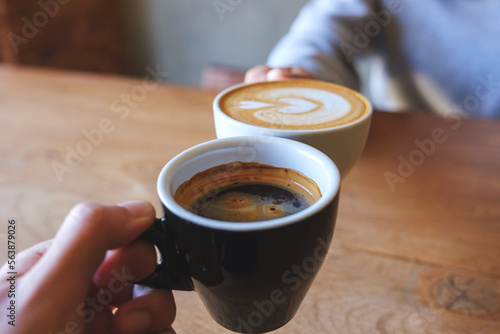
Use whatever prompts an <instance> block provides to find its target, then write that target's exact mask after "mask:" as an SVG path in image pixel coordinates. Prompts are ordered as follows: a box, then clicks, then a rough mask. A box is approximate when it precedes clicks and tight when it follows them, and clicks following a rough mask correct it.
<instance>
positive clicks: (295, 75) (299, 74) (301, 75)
mask: <svg viewBox="0 0 500 334" xmlns="http://www.w3.org/2000/svg"><path fill="white" fill-rule="evenodd" d="M314 78H315V77H314V76H313V75H312V74H311V73H309V72H307V71H306V70H304V69H303V68H302V67H299V66H291V67H282V68H273V69H271V70H270V71H269V72H267V77H266V79H267V80H268V81H277V80H285V79H314Z"/></svg>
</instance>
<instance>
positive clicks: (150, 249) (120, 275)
mask: <svg viewBox="0 0 500 334" xmlns="http://www.w3.org/2000/svg"><path fill="white" fill-rule="evenodd" d="M156 265H157V259H156V252H155V249H154V246H153V244H151V243H149V242H146V241H135V242H133V243H131V244H130V245H128V246H125V247H122V248H119V249H117V250H113V251H109V252H108V254H107V256H106V259H105V260H104V261H103V262H102V264H101V266H100V267H99V269H98V270H97V272H96V274H95V275H94V279H93V281H94V283H95V284H96V285H97V286H99V287H101V288H102V289H107V290H108V291H110V292H111V294H112V299H113V301H112V304H113V305H115V306H118V305H120V304H122V303H125V302H126V301H128V300H129V299H131V298H132V287H133V284H132V282H135V281H139V280H141V279H144V278H146V277H148V276H149V275H151V274H152V273H153V271H154V270H155V268H156Z"/></svg>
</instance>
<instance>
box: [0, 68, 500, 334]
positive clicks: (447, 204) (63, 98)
mask: <svg viewBox="0 0 500 334" xmlns="http://www.w3.org/2000/svg"><path fill="white" fill-rule="evenodd" d="M150 79H151V78H150ZM214 96H215V94H214V93H208V92H203V91H200V90H198V89H194V88H189V87H180V86H175V85H167V84H158V83H156V82H155V81H154V80H146V81H145V80H143V79H142V78H140V79H131V78H126V77H119V76H103V75H93V74H85V73H79V72H65V71H55V70H42V69H35V68H19V67H10V66H5V65H2V66H0V185H1V186H0V200H1V202H2V206H0V219H1V220H2V224H4V222H5V221H6V220H7V219H8V218H12V217H15V218H16V219H17V221H18V224H19V245H18V247H19V250H20V249H24V248H26V247H28V246H30V245H32V244H34V243H36V242H39V241H41V240H44V239H48V238H51V237H52V236H53V235H54V234H55V232H56V231H57V228H58V227H59V225H60V223H61V221H62V219H63V218H64V216H65V215H66V213H67V212H68V211H69V209H70V208H71V207H72V206H73V205H75V204H76V203H78V202H81V201H98V202H102V203H116V202H121V201H125V200H129V199H145V200H149V201H151V202H152V203H154V205H155V206H156V208H157V209H158V211H159V210H160V205H159V202H158V200H157V197H156V190H155V182H156V177H157V175H158V173H159V171H160V169H161V168H162V167H163V165H164V164H165V163H166V162H168V161H169V160H170V159H171V158H172V157H174V156H175V155H176V154H178V153H180V152H181V151H183V150H185V149H187V148H189V147H191V146H193V145H195V144H198V143H201V142H204V141H207V140H211V139H214V138H215V132H214V130H213V121H212V113H211V103H212V99H213V98H214ZM103 120H105V121H104V124H107V126H104V127H103V129H105V130H106V131H107V132H106V133H103V134H102V138H98V137H95V138H96V139H95V142H96V144H92V145H91V146H90V148H88V147H87V148H88V150H87V151H85V152H87V153H86V155H85V156H83V157H81V159H80V160H78V161H73V162H74V166H73V167H71V171H70V172H66V173H64V174H63V175H59V176H60V178H59V177H58V175H57V173H56V172H55V170H54V168H53V164H54V162H59V163H61V164H64V163H65V160H66V158H67V156H68V152H69V151H68V150H71V149H73V150H77V149H78V147H79V148H80V150H84V149H85V144H82V143H83V142H84V141H89V139H88V137H87V136H86V135H85V133H87V135H88V134H89V133H94V134H95V132H92V131H93V130H95V129H100V126H101V125H102V124H103ZM439 129H441V130H439ZM436 131H437V133H439V134H440V136H437V137H436V136H434V137H435V138H434V137H433V133H434V134H435V133H436ZM433 138H434V139H433ZM436 138H437V139H438V141H439V142H437V141H436V140H435V139H436ZM97 139H99V140H97ZM429 140H431V141H432V140H433V141H434V148H433V149H431V148H432V145H431V144H430V142H429ZM422 143H424V144H422ZM425 144H427V145H428V146H425ZM79 145H80V146H79ZM419 145H424V146H419ZM421 147H424V148H425V147H427V149H426V150H427V153H428V154H427V153H425V152H424V153H422V154H423V155H421V154H419V153H418V152H417V151H419V150H420V151H422V152H423V149H422V148H421ZM499 147H500V122H498V121H491V120H490V121H488V120H480V119H443V118H440V117H436V116H431V115H426V114H422V113H413V114H385V113H378V112H377V113H375V115H374V119H373V125H372V130H371V134H370V138H369V142H368V144H367V147H366V150H365V152H364V154H363V156H362V158H361V159H360V161H359V162H358V164H357V165H356V166H355V167H354V169H353V170H352V172H351V173H350V174H349V175H348V176H347V178H346V179H345V181H344V182H343V185H342V190H341V202H340V211H339V216H338V220H337V227H336V231H335V236H334V239H333V246H332V248H331V249H330V253H329V256H328V258H327V260H326V262H325V264H324V266H323V268H322V270H321V272H320V274H319V276H318V278H317V280H316V281H315V283H314V285H313V287H312V288H311V290H310V293H309V294H308V296H307V298H306V300H305V301H304V303H303V305H302V307H301V309H300V310H299V313H298V314H297V316H296V317H295V318H294V319H293V320H292V321H291V322H290V323H289V324H287V325H286V326H285V327H283V328H282V329H280V330H277V331H276V333H382V334H385V333H398V334H399V333H425V334H427V333H445V334H447V333H450V334H451V333H464V334H465V333H491V334H493V333H499V332H500V261H499V260H498V254H500V242H499V240H500V207H499V205H498V203H499V202H500V173H499V170H500V150H499V149H498V148H499ZM416 152H417V153H416ZM419 157H421V160H418V158H419ZM410 159H413V162H416V163H417V165H418V166H417V165H415V166H413V170H411V168H409V169H408V170H404V169H401V171H402V172H403V173H399V171H398V168H400V165H401V163H402V161H403V160H410ZM387 173H393V174H394V175H396V176H398V175H399V177H400V178H401V179H400V181H399V182H396V183H393V184H392V187H391V183H390V182H388V180H387V175H388V174H387ZM402 174H404V177H403V176H401V175H402ZM401 180H402V181H401ZM158 215H159V213H158ZM1 226H3V225H1ZM0 233H1V232H0ZM2 253H3V252H0V255H2V256H3V255H4V254H2ZM175 296H176V300H177V303H178V315H177V320H176V322H175V326H174V327H175V328H176V330H177V332H178V333H190V334H196V333H203V334H210V333H229V332H228V331H226V330H224V329H223V328H221V327H220V326H219V325H217V324H216V323H215V322H214V321H213V320H212V319H211V318H210V317H209V315H208V313H207V312H206V311H205V309H204V308H203V306H202V304H201V302H200V301H199V299H198V297H197V296H196V293H194V292H189V293H186V292H184V293H181V292H179V293H177V292H176V293H175Z"/></svg>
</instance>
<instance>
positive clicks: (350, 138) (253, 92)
mask: <svg viewBox="0 0 500 334" xmlns="http://www.w3.org/2000/svg"><path fill="white" fill-rule="evenodd" d="M225 109H227V110H225ZM229 109H230V110H229ZM353 110H354V111H355V112H354V111H353ZM213 112H214V122H215V130H216V134H217V138H226V137H236V136H273V137H282V138H288V139H293V140H296V141H300V142H302V143H305V144H308V145H311V146H313V147H315V148H317V149H319V150H320V151H322V152H323V153H325V154H326V155H327V156H328V157H330V159H332V160H333V161H334V162H335V164H336V165H337V167H338V168H339V170H340V173H341V175H342V178H344V177H345V176H346V175H347V174H348V172H349V171H350V170H351V168H352V167H353V166H354V164H355V163H356V161H357V160H358V158H359V156H360V155H361V153H362V151H363V149H364V146H365V144H366V140H367V137H368V132H369V128H370V123H371V116H372V107H371V105H370V103H369V102H368V101H367V99H366V98H364V97H363V96H362V95H361V94H359V93H357V92H355V91H353V90H351V89H348V88H346V87H343V86H339V85H336V84H332V83H327V82H322V81H317V80H285V81H271V82H260V83H253V84H239V85H235V86H232V87H229V88H227V89H225V90H223V91H222V92H220V93H219V94H218V95H217V96H216V98H215V100H214V102H213ZM314 113H315V114H314ZM230 114H231V115H230ZM238 114H241V115H246V116H248V115H251V116H250V118H247V119H241V118H240V119H237V118H239V116H238ZM266 115H267V116H266ZM246 116H245V117H246ZM266 117H269V118H268V119H266ZM280 122H281V123H280ZM252 123H254V124H252ZM308 123H309V124H308Z"/></svg>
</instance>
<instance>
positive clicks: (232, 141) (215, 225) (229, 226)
mask: <svg viewBox="0 0 500 334" xmlns="http://www.w3.org/2000/svg"><path fill="white" fill-rule="evenodd" d="M263 142H265V145H264V147H262V145H263ZM242 143H248V147H251V148H256V147H260V148H259V150H269V149H270V148H269V147H270V145H273V146H274V147H276V146H277V145H278V146H279V147H280V149H281V150H285V151H287V152H288V151H289V150H293V152H294V154H297V155H298V156H297V157H296V158H297V159H301V158H302V159H309V160H310V161H311V163H316V164H318V168H321V169H323V170H324V172H325V176H326V177H327V179H326V180H321V182H322V183H326V186H324V187H323V189H322V191H321V192H322V197H321V198H320V199H319V200H318V201H317V202H315V203H314V204H313V205H311V206H310V207H308V208H307V209H305V210H303V211H300V212H298V213H295V214H293V215H290V216H287V217H282V218H277V219H272V220H267V221H259V222H251V223H234V222H226V221H219V220H215V219H209V218H205V217H201V216H198V215H196V214H194V213H192V212H190V211H188V210H186V209H184V208H183V207H182V206H180V205H179V204H178V203H177V202H176V201H175V200H174V198H173V194H172V192H173V191H175V189H172V188H173V187H172V185H171V183H172V179H173V177H172V176H174V175H175V173H176V172H177V170H178V169H179V168H182V166H183V165H185V164H188V163H189V162H190V161H192V160H194V159H196V158H198V157H200V156H203V155H206V154H208V155H210V154H211V153H212V152H215V151H219V152H223V151H225V150H233V151H234V150H235V149H236V150H237V149H240V148H241V147H242ZM259 160H260V161H259ZM230 161H233V160H231V159H228V161H226V163H228V162H230ZM251 161H255V162H261V163H263V161H262V159H252V160H251ZM210 167H212V166H206V167H204V168H199V169H197V171H198V172H201V171H203V170H206V169H208V168H210ZM280 167H289V168H292V167H290V166H280ZM191 176H192V175H191ZM307 176H309V177H311V176H310V175H307ZM311 178H312V177H311ZM340 182H341V178H340V173H339V170H338V169H337V167H336V165H335V164H334V163H333V161H332V160H331V159H330V158H329V157H328V156H326V155H325V154H324V153H322V152H321V151H319V150H318V149H316V148H314V147H312V146H309V145H306V144H303V143H301V142H298V141H295V140H291V139H285V138H279V137H265V139H264V138H263V137H262V136H244V137H230V138H222V139H215V140H211V141H208V142H205V143H201V144H199V145H196V146H194V147H192V148H190V149H188V150H186V151H184V152H182V153H180V154H178V155H177V156H175V157H174V158H173V159H172V160H170V161H169V162H168V163H167V164H166V165H165V166H164V167H163V169H162V171H161V172H160V174H159V177H158V181H157V191H158V196H159V198H160V200H161V202H162V204H163V205H164V206H165V207H166V208H167V209H168V210H169V211H170V212H172V213H173V214H175V215H176V216H177V217H179V218H182V219H184V220H186V221H189V222H191V223H193V224H197V225H199V226H204V227H207V228H211V229H217V230H226V231H235V232H243V231H258V230H266V229H272V228H278V227H281V226H286V225H289V224H294V223H297V222H300V221H303V220H304V219H306V218H308V217H310V216H312V215H314V214H315V213H317V212H319V211H321V210H322V209H323V208H325V207H326V206H327V205H329V204H330V203H331V202H332V201H333V200H334V199H335V197H336V196H337V194H338V192H339V190H340ZM175 188H176V187H175ZM325 189H326V190H325ZM323 190H325V191H323Z"/></svg>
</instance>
